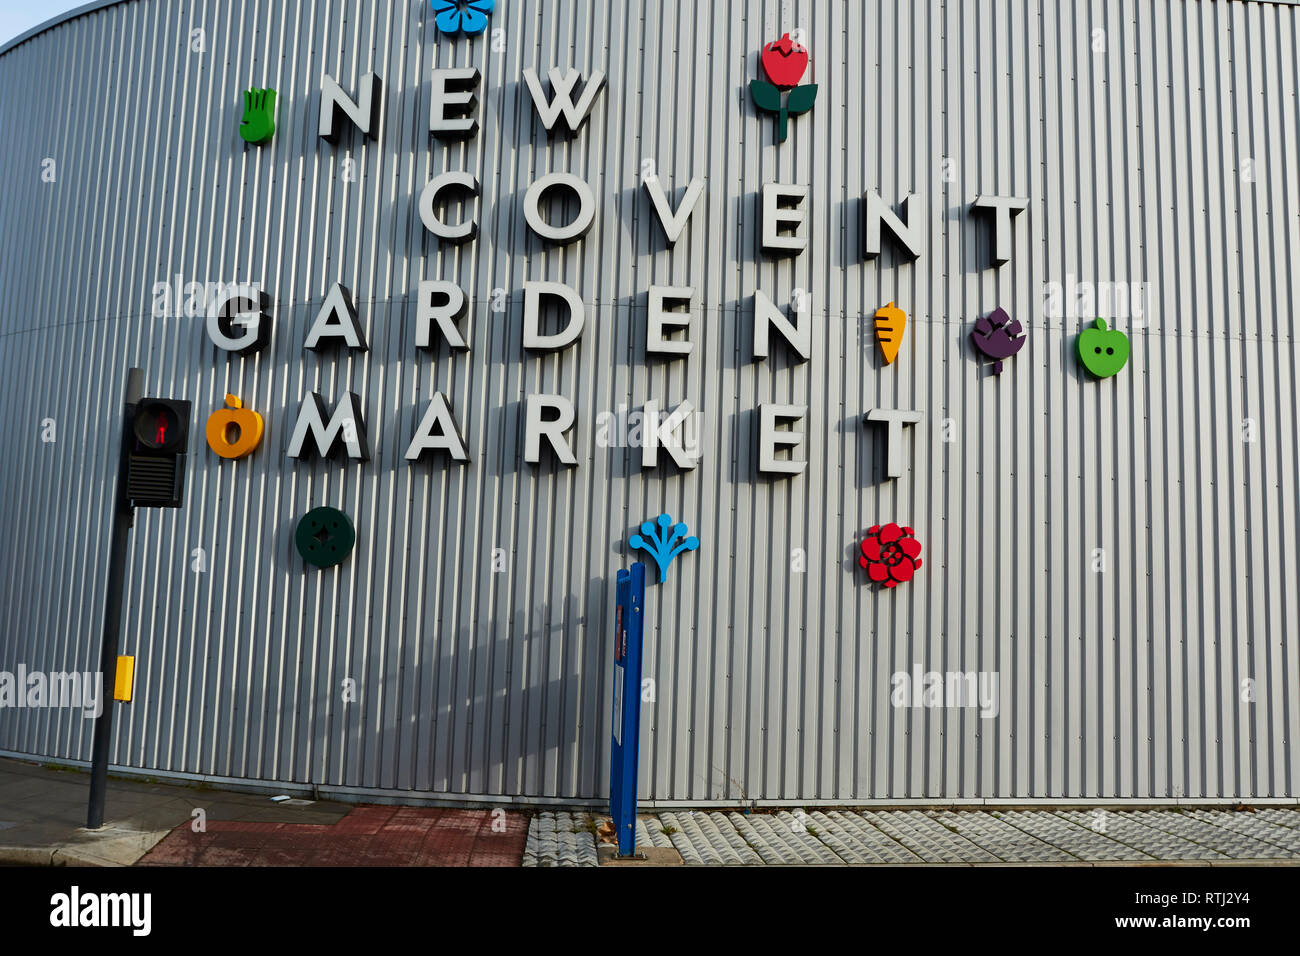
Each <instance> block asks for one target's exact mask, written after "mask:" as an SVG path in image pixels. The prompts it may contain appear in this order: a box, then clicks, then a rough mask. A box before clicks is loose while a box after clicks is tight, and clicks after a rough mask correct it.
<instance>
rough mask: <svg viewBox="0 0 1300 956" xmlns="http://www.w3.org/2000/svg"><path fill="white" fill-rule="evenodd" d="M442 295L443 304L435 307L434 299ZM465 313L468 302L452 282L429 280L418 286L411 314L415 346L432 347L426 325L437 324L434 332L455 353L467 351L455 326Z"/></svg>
mask: <svg viewBox="0 0 1300 956" xmlns="http://www.w3.org/2000/svg"><path fill="white" fill-rule="evenodd" d="M440 296H445V297H446V299H447V301H446V302H444V303H442V304H441V305H439V304H438V303H436V302H435V301H434V300H435V299H436V298H438V297H440ZM467 311H469V302H468V301H467V300H466V298H465V293H464V292H463V291H462V290H461V288H460V286H458V285H456V283H454V282H442V281H438V280H430V281H427V282H421V283H420V291H419V295H418V300H417V302H416V311H415V347H416V348H419V349H427V348H430V347H432V344H433V338H432V336H431V335H430V332H431V331H432V329H431V325H430V323H433V322H437V323H438V331H439V332H441V333H442V337H443V338H444V339H446V341H447V345H449V346H450V347H451V348H453V349H456V350H457V351H462V352H463V351H468V349H469V345H468V344H467V343H466V342H465V338H464V336H462V335H461V334H460V329H458V328H457V327H456V323H457V322H458V321H459V320H460V319H461V317H462V316H464V315H465V313H466V312H467Z"/></svg>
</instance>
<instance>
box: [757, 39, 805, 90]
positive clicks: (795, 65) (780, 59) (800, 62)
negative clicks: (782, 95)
mask: <svg viewBox="0 0 1300 956" xmlns="http://www.w3.org/2000/svg"><path fill="white" fill-rule="evenodd" d="M760 59H761V60H762V62H763V72H764V73H766V74H767V78H768V79H769V80H771V81H772V82H773V83H775V84H776V85H777V86H779V87H781V89H783V90H788V89H790V88H791V87H794V86H798V85H799V80H801V79H802V78H803V74H804V70H806V69H808V51H807V50H806V49H805V48H804V47H802V46H800V45H799V44H798V43H795V42H794V41H793V40H791V39H790V34H788V33H787V34H785V35H784V36H782V37H781V39H779V40H777V41H776V42H775V43H769V44H768V45H767V46H765V47H763V54H762V56H761V57H760Z"/></svg>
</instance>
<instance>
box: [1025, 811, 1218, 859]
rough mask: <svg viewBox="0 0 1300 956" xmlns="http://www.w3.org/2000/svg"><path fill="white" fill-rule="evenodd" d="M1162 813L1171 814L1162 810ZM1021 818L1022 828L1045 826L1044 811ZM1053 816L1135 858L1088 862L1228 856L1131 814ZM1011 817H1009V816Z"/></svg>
mask: <svg viewBox="0 0 1300 956" xmlns="http://www.w3.org/2000/svg"><path fill="white" fill-rule="evenodd" d="M1160 812H1161V813H1171V812H1172V811H1169V810H1162V811H1160ZM1024 813H1025V814H1032V815H1034V816H1019V817H1017V819H1019V820H1020V821H1022V823H1021V825H1023V826H1026V827H1028V828H1033V827H1035V826H1043V825H1044V824H1042V823H1040V822H1038V821H1037V819H1036V817H1037V816H1041V815H1043V813H1044V811H1041V810H1030V811H1024ZM1052 815H1054V816H1056V817H1059V818H1060V819H1062V820H1064V821H1066V822H1068V823H1071V824H1073V825H1075V826H1077V827H1079V828H1082V829H1086V830H1089V831H1091V832H1094V833H1098V834H1099V835H1102V836H1104V837H1106V838H1107V839H1108V840H1111V841H1113V842H1115V843H1119V844H1122V845H1123V846H1126V847H1128V848H1129V849H1130V850H1131V851H1132V852H1133V854H1134V855H1133V856H1120V857H1097V856H1095V855H1094V856H1086V857H1084V858H1085V859H1122V860H1128V859H1132V860H1142V859H1150V860H1170V861H1179V860H1226V859H1228V857H1226V856H1225V855H1224V854H1222V853H1219V852H1218V851H1217V850H1213V849H1211V848H1209V847H1205V846H1202V845H1201V844H1199V843H1194V842H1192V841H1191V840H1187V839H1184V838H1183V837H1181V836H1178V835H1177V834H1175V833H1170V832H1169V831H1167V830H1162V829H1160V828H1159V827H1154V826H1149V825H1147V824H1146V823H1144V822H1142V821H1141V820H1140V819H1138V818H1137V817H1136V816H1134V812H1133V811H1131V810H1057V811H1053V812H1052ZM1008 816H1009V814H1008Z"/></svg>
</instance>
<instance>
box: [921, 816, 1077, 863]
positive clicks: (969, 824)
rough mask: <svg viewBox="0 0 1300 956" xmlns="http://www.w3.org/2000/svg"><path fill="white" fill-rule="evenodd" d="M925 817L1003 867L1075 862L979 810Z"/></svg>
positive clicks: (1043, 842) (1045, 841) (1064, 852)
mask: <svg viewBox="0 0 1300 956" xmlns="http://www.w3.org/2000/svg"><path fill="white" fill-rule="evenodd" d="M926 815H927V816H930V817H931V818H933V819H934V820H935V821H937V822H938V823H940V824H943V825H946V826H949V827H951V828H952V829H953V830H955V831H956V832H957V834H958V835H959V836H963V837H965V838H966V839H968V840H970V841H971V842H972V843H975V844H977V845H979V846H982V847H983V848H984V849H985V850H987V851H988V852H989V853H991V854H993V855H994V856H995V857H997V858H998V859H999V860H1003V861H1005V862H1007V863H1076V862H1078V859H1079V858H1078V857H1076V856H1074V855H1072V854H1071V853H1069V852H1067V851H1066V850H1064V849H1061V848H1060V847H1058V846H1056V845H1054V844H1053V843H1050V842H1048V841H1047V840H1044V839H1041V838H1039V837H1036V836H1034V835H1032V834H1030V833H1026V832H1025V831H1024V830H1021V829H1020V828H1018V827H1015V826H1013V825H1012V824H1010V823H1008V822H1007V821H1005V820H1000V819H998V817H997V816H996V815H994V814H991V813H986V812H984V811H982V810H962V811H960V812H954V811H952V810H927V811H926Z"/></svg>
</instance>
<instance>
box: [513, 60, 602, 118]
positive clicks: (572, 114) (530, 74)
mask: <svg viewBox="0 0 1300 956" xmlns="http://www.w3.org/2000/svg"><path fill="white" fill-rule="evenodd" d="M546 75H547V77H549V78H550V81H551V89H552V90H553V91H554V93H555V99H553V100H551V101H549V102H548V101H547V99H546V93H545V92H544V91H543V90H542V83H541V80H539V79H538V78H537V70H535V69H534V68H532V67H529V68H528V69H526V70H524V82H525V83H526V84H527V85H528V92H529V93H531V94H532V95H533V105H534V106H536V107H537V115H538V116H540V117H541V118H542V125H543V126H545V127H546V131H547V132H548V133H550V132H554V130H555V121H556V120H557V119H559V118H560V113H561V111H563V113H564V122H565V123H566V124H567V125H568V127H569V131H570V132H577V130H578V127H579V126H581V125H582V124H583V122H584V121H585V120H586V118H587V113H589V112H590V111H591V104H592V103H593V102H594V101H595V99H596V94H597V93H599V92H600V88H601V86H603V85H604V83H605V74H604V73H602V72H600V71H599V70H597V71H596V72H595V73H593V74H592V75H591V79H590V80H588V81H587V83H586V85H585V86H584V87H583V89H582V98H581V99H579V100H578V103H577V105H576V106H575V105H574V103H573V99H572V97H571V96H570V94H571V93H572V92H573V87H574V86H575V85H576V84H577V82H578V80H579V78H580V77H579V74H578V71H577V70H575V69H573V68H572V67H570V68H569V70H568V72H567V73H561V72H560V71H559V70H558V69H557V68H556V67H551V68H550V69H549V70H547V71H546Z"/></svg>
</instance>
